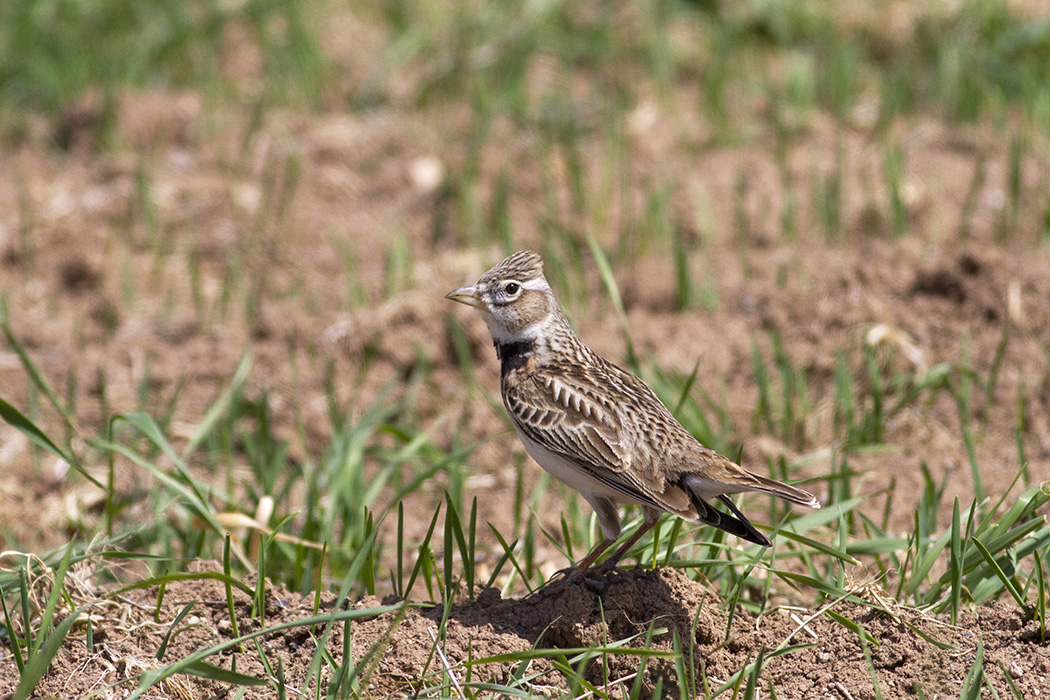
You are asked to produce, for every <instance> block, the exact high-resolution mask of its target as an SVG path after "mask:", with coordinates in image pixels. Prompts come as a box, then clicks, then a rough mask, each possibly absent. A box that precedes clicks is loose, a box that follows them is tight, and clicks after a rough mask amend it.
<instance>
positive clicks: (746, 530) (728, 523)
mask: <svg viewBox="0 0 1050 700" xmlns="http://www.w3.org/2000/svg"><path fill="white" fill-rule="evenodd" d="M688 493H689V497H690V499H691V500H692V501H693V506H694V507H695V508H696V514H697V520H699V521H700V522H702V523H704V524H705V525H710V526H711V527H717V528H718V529H719V530H724V531H725V532H728V533H729V534H730V535H736V536H737V537H739V538H740V539H742V540H747V541H748V542H754V543H755V544H759V545H762V546H763V547H768V546H769V545H771V544H772V542H770V541H769V538H768V537H766V536H765V535H763V534H762V533H761V532H759V531H758V530H756V529H755V526H754V525H752V524H751V522H750V521H749V520H748V519H747V518H745V517H744V514H743V513H741V512H740V510H739V509H738V508H737V507H736V505H734V504H733V501H731V500H730V499H729V497H728V496H725V495H721V496H719V497H718V500H720V501H721V502H722V503H724V504H725V506H726V507H727V508H729V510H730V511H731V512H732V515H730V514H729V513H723V512H722V511H720V510H718V509H716V508H712V507H711V506H710V505H709V504H708V503H707V502H706V501H704V500H703V499H702V498H700V497H699V496H697V495H696V494H695V493H693V492H692V491H689V492H688Z"/></svg>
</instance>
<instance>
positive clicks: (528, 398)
mask: <svg viewBox="0 0 1050 700" xmlns="http://www.w3.org/2000/svg"><path fill="white" fill-rule="evenodd" d="M588 379H590V378H589V377H583V378H580V377H576V376H571V375H564V374H563V375H560V376H559V378H558V379H557V380H554V379H551V378H547V379H541V378H528V379H525V380H523V381H520V382H515V383H513V384H512V385H508V386H506V387H505V388H504V396H505V398H506V404H507V409H508V411H509V412H510V413H511V416H512V417H513V418H514V421H515V423H516V424H517V425H518V428H519V429H520V430H521V431H522V432H524V433H525V434H526V435H528V436H529V438H530V439H531V440H533V441H534V442H536V443H538V444H540V445H542V446H543V447H544V448H545V449H547V450H549V451H551V452H553V453H555V454H557V455H558V456H560V457H562V458H563V459H566V460H568V461H571V462H573V463H574V464H576V465H577V466H579V467H580V468H581V469H583V470H584V471H585V472H586V473H587V474H589V475H590V476H592V477H593V478H595V479H597V480H598V481H600V482H602V483H603V484H606V485H607V486H609V487H610V488H613V489H615V490H617V491H619V492H620V493H623V494H624V495H625V496H628V497H629V498H631V499H632V500H634V501H637V502H639V503H643V504H645V505H648V506H652V507H654V508H661V509H662V508H663V506H662V505H661V504H659V503H657V502H656V501H655V500H654V499H653V497H652V496H651V495H649V494H648V493H647V492H646V490H645V489H644V488H643V487H642V485H641V484H640V483H638V481H637V479H636V478H635V477H634V475H633V474H632V472H631V469H630V465H631V455H630V451H629V446H628V445H625V444H624V437H625V432H624V430H623V426H622V425H621V418H620V415H619V412H618V411H616V410H615V407H613V406H611V405H603V404H602V402H601V401H600V400H598V399H596V398H595V397H596V396H598V395H600V393H599V392H598V390H597V387H594V384H593V383H592V382H590V381H588ZM592 387H593V388H592Z"/></svg>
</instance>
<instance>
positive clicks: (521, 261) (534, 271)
mask: <svg viewBox="0 0 1050 700" xmlns="http://www.w3.org/2000/svg"><path fill="white" fill-rule="evenodd" d="M541 279H543V258H541V257H540V254H539V253H536V252H534V251H531V250H519V251H518V252H517V253H513V254H512V255H509V256H507V257H506V258H504V259H503V261H502V262H501V263H499V264H498V265H496V266H495V267H493V268H492V269H491V270H489V271H488V272H486V273H485V274H483V275H482V276H481V278H480V279H479V280H478V286H479V287H489V286H491V285H493V284H495V283H497V282H499V281H500V280H517V281H518V282H519V283H521V284H525V283H527V282H533V281H535V280H541Z"/></svg>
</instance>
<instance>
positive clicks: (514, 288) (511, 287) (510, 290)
mask: <svg viewBox="0 0 1050 700" xmlns="http://www.w3.org/2000/svg"><path fill="white" fill-rule="evenodd" d="M520 289H521V285H520V284H518V283H517V282H507V286H506V287H504V288H503V290H504V291H505V292H507V294H517V293H518V290H520Z"/></svg>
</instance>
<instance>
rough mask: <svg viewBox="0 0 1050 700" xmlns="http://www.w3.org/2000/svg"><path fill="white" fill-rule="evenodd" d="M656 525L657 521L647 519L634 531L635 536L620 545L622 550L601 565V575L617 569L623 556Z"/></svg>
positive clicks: (614, 553)
mask: <svg viewBox="0 0 1050 700" xmlns="http://www.w3.org/2000/svg"><path fill="white" fill-rule="evenodd" d="M655 524H656V520H649V519H648V518H646V519H645V522H643V523H642V524H641V525H639V526H638V529H637V530H635V531H634V534H633V535H631V536H630V537H628V538H627V541H626V542H624V543H623V544H622V545H620V548H619V549H617V550H616V551H615V552H613V555H612V556H611V557H609V558H608V559H606V560H605V561H603V562H602V563H601V565H600V566H599V567H597V571H599V572H600V573H605V572H608V571H612V570H613V569H615V568H616V565H617V564H619V563H620V559H622V558H623V556H624V555H625V554H627V552H629V551H630V549H631V547H633V546H634V545H635V543H636V542H637V541H638V540H640V539H641V538H642V535H644V534H645V533H647V532H649V530H651V529H652V527H653V525H655ZM590 563H593V561H592V562H589V564H590ZM589 564H588V565H589Z"/></svg>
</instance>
